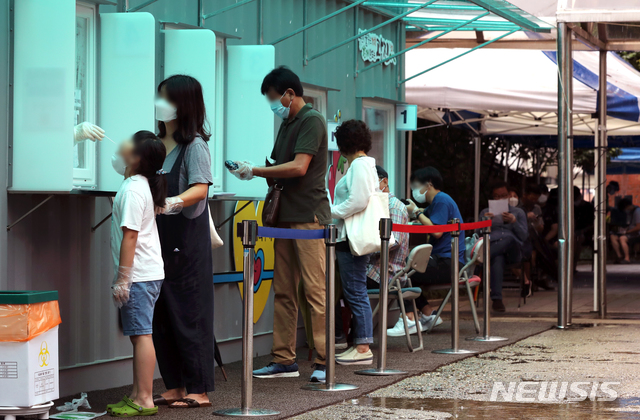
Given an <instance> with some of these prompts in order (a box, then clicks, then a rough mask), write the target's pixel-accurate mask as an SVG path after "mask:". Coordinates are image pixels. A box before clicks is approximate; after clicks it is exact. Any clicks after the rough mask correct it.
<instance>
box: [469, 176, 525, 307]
mask: <svg viewBox="0 0 640 420" xmlns="http://www.w3.org/2000/svg"><path fill="white" fill-rule="evenodd" d="M491 197H492V199H493V200H506V199H508V198H509V191H508V190H507V183H506V182H504V181H498V182H496V183H494V184H493V186H492V188H491ZM494 216H497V217H495V218H494ZM483 217H489V218H491V219H493V226H492V228H491V300H493V310H494V311H497V312H504V311H505V310H506V309H505V306H504V303H503V302H502V281H503V279H504V268H505V266H506V265H507V264H515V263H518V262H520V261H521V260H522V244H523V242H524V241H525V240H526V239H527V237H528V236H529V231H528V229H527V217H526V216H525V214H524V211H522V209H519V208H517V207H513V206H512V205H509V211H508V212H504V213H502V214H501V215H494V214H493V213H490V212H489V209H488V208H486V209H484V210H482V211H481V212H480V219H482V218H483Z"/></svg>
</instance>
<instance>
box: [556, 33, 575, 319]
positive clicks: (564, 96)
mask: <svg viewBox="0 0 640 420" xmlns="http://www.w3.org/2000/svg"><path fill="white" fill-rule="evenodd" d="M557 43H558V325H557V327H558V328H567V325H568V324H567V292H568V286H569V276H570V275H571V274H572V272H571V270H570V269H569V267H570V264H569V261H570V260H571V255H570V254H569V243H568V242H569V241H570V240H571V239H570V238H571V237H570V234H571V230H570V228H569V226H570V225H571V223H573V220H572V218H571V217H570V205H571V204H573V203H572V201H571V200H569V199H570V197H571V190H572V188H571V183H572V181H573V180H572V171H571V166H570V163H571V158H570V155H569V153H570V152H571V122H572V121H571V114H570V112H571V110H570V99H571V98H570V96H569V92H568V90H569V89H570V88H571V70H572V67H573V61H572V59H571V30H570V29H569V27H568V26H567V24H566V23H565V22H558V36H557Z"/></svg>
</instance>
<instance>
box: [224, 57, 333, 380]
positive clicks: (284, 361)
mask: <svg viewBox="0 0 640 420" xmlns="http://www.w3.org/2000/svg"><path fill="white" fill-rule="evenodd" d="M261 91H262V94H263V95H265V96H266V97H267V100H268V101H269V105H270V106H271V109H272V111H273V112H274V113H275V114H276V115H277V116H278V117H280V118H282V120H283V121H282V124H281V125H280V130H279V131H278V136H277V138H276V143H275V145H274V147H273V151H272V152H271V159H272V160H273V161H275V164H274V165H273V166H270V167H257V166H254V165H252V164H251V163H249V162H237V163H238V165H239V167H238V169H237V170H235V171H231V172H232V173H233V174H234V175H236V176H237V177H238V178H240V179H242V180H249V179H251V178H253V177H256V176H259V177H263V178H273V179H277V180H278V183H279V184H280V185H282V186H283V190H282V195H281V199H280V213H279V217H278V221H279V222H278V227H280V228H291V229H307V230H312V229H321V228H322V227H323V225H326V224H329V223H331V210H330V206H329V199H328V198H327V189H326V185H325V175H326V171H327V159H328V148H327V128H326V122H325V120H324V118H323V117H322V115H321V114H320V113H319V112H318V111H316V110H314V109H313V108H312V106H311V105H310V104H306V103H305V101H304V99H303V98H302V95H303V89H302V84H301V83H300V79H299V78H298V76H296V74H295V73H293V72H292V71H291V70H289V69H288V68H286V67H279V68H277V69H275V70H273V71H271V73H269V74H268V75H267V76H266V77H265V78H264V81H263V82H262V87H261ZM274 248H275V267H274V281H273V289H274V292H275V301H274V315H273V347H272V349H271V354H272V356H273V362H271V363H270V364H269V365H268V366H266V367H264V368H262V369H258V370H255V371H254V372H253V376H254V377H256V378H278V377H297V376H299V375H300V374H299V372H298V365H297V363H296V330H297V326H298V300H297V299H298V298H297V296H298V295H297V291H298V284H299V282H300V281H302V286H303V288H304V295H305V298H306V300H307V303H308V305H309V307H310V313H311V324H312V329H313V341H314V345H315V348H316V351H317V352H318V357H317V358H316V360H315V365H314V372H313V374H312V375H311V379H310V380H311V382H325V376H326V375H325V362H326V361H325V245H324V240H322V239H314V240H291V239H276V240H275V242H274Z"/></svg>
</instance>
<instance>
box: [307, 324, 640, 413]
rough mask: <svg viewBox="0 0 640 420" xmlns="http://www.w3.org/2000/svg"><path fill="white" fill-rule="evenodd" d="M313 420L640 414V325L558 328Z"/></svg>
mask: <svg viewBox="0 0 640 420" xmlns="http://www.w3.org/2000/svg"><path fill="white" fill-rule="evenodd" d="M295 418H296V419H299V420H310V419H345V420H347V419H382V418H393V419H396V418H397V419H447V418H457V419H490V418H491V419H492V418H496V419H640V326H638V325H610V324H604V325H603V324H585V325H578V326H575V327H572V328H571V329H569V330H556V329H552V330H549V331H545V332H543V333H540V334H537V335H534V336H532V337H529V338H526V339H524V340H522V341H519V342H517V343H515V344H511V345H508V346H505V347H502V348H499V349H497V350H494V351H491V352H487V353H483V354H480V355H478V356H476V357H470V358H466V359H463V360H461V361H458V362H454V363H451V364H448V365H445V366H441V367H439V368H437V369H436V370H434V371H433V372H427V373H424V374H422V375H418V376H413V377H409V378H406V379H403V380H402V381H400V382H398V383H396V384H393V385H390V386H387V387H384V388H381V389H378V390H376V391H374V392H371V393H369V394H367V395H366V396H363V397H361V398H359V399H352V400H347V401H344V402H343V403H341V404H337V405H334V406H330V407H326V408H324V409H321V410H316V411H312V412H309V413H306V414H303V415H300V416H298V417H295Z"/></svg>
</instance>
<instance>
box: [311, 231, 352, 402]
mask: <svg viewBox="0 0 640 420" xmlns="http://www.w3.org/2000/svg"><path fill="white" fill-rule="evenodd" d="M325 231H326V236H325V240H324V241H325V244H326V245H327V261H326V273H325V275H326V302H325V316H326V327H325V333H326V339H325V343H326V354H325V357H326V364H327V365H326V369H327V371H326V382H325V383H324V384H323V383H309V384H307V385H305V386H303V387H302V389H306V390H309V391H350V390H353V389H358V387H357V386H356V385H351V384H337V383H336V342H335V341H336V340H335V336H336V313H335V308H334V306H335V300H336V285H335V277H336V240H337V238H338V229H337V228H336V225H327V227H326V229H325Z"/></svg>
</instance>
